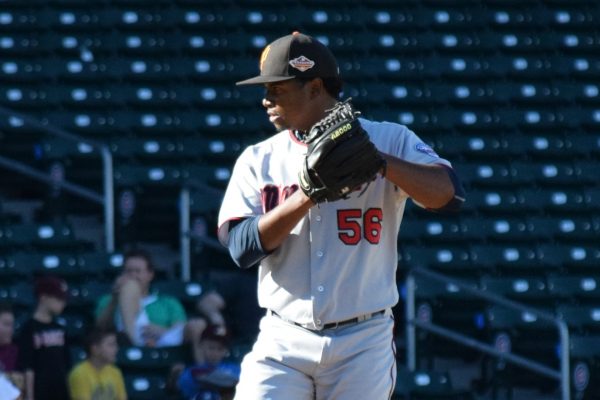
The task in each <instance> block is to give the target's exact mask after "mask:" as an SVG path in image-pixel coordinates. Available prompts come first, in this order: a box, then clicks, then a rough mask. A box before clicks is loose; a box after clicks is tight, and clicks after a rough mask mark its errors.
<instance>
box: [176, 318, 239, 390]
mask: <svg viewBox="0 0 600 400" xmlns="http://www.w3.org/2000/svg"><path fill="white" fill-rule="evenodd" d="M229 339H230V337H229V333H228V331H227V329H226V328H225V327H224V326H223V325H209V326H208V327H207V328H206V329H205V330H204V332H203V333H202V336H201V340H200V349H201V352H200V357H198V356H196V360H195V364H194V365H192V366H190V367H188V368H186V369H185V370H184V371H183V372H182V373H181V375H180V376H179V378H178V383H177V385H178V388H179V391H180V392H181V393H182V394H183V397H184V399H186V400H200V399H202V400H204V399H207V400H226V399H229V398H231V396H232V395H233V391H234V388H235V385H236V384H237V381H238V379H239V375H240V366H239V364H236V363H231V362H227V361H224V359H225V358H226V357H227V356H228V354H229Z"/></svg>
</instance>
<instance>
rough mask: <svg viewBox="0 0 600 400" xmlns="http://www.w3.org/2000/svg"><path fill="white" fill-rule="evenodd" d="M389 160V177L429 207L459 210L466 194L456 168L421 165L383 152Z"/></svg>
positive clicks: (425, 206) (416, 200)
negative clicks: (455, 170)
mask: <svg viewBox="0 0 600 400" xmlns="http://www.w3.org/2000/svg"><path fill="white" fill-rule="evenodd" d="M381 155H382V157H383V158H384V159H385V160H386V163H387V167H386V172H385V177H386V179H388V180H389V181H390V182H392V183H394V184H395V185H396V186H398V187H399V188H401V189H402V190H403V191H404V192H406V193H407V194H408V195H409V196H410V197H411V198H412V199H413V200H414V201H415V202H416V203H418V204H419V205H421V206H423V207H424V208H427V209H429V210H434V211H435V210H439V211H458V210H459V209H460V206H461V205H462V203H463V202H464V201H465V194H464V190H463V188H462V185H461V184H460V181H459V179H458V177H457V176H456V174H455V172H454V170H452V168H450V167H447V166H445V165H442V164H419V163H413V162H410V161H406V160H402V159H400V158H398V157H395V156H392V155H390V154H386V153H381Z"/></svg>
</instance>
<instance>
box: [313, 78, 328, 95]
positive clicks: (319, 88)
mask: <svg viewBox="0 0 600 400" xmlns="http://www.w3.org/2000/svg"><path fill="white" fill-rule="evenodd" d="M323 90H325V88H324V87H323V80H322V79H321V78H315V79H313V80H312V81H310V95H311V97H312V98H315V97H318V96H319V95H320V94H321V93H323Z"/></svg>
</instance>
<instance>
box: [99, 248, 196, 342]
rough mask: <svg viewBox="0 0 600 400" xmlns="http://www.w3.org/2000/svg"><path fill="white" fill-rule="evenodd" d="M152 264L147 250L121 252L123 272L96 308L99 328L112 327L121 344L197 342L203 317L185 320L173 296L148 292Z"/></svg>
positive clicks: (182, 309) (182, 308)
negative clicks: (119, 337) (122, 341)
mask: <svg viewBox="0 0 600 400" xmlns="http://www.w3.org/2000/svg"><path fill="white" fill-rule="evenodd" d="M153 279H154V266H153V264H152V259H151V257H150V255H149V254H148V253H146V252H145V251H143V250H133V251H130V252H129V253H127V254H126V255H125V260H124V265H123V274H121V275H120V276H119V277H118V278H117V279H116V281H115V283H114V285H113V290H112V293H110V294H106V295H104V296H102V297H101V298H100V300H99V302H98V305H97V308H96V322H97V325H98V326H99V327H100V328H103V329H107V328H116V330H117V331H118V332H119V333H120V336H121V338H124V343H125V344H127V345H135V346H150V347H155V346H156V347H160V346H178V345H181V344H183V343H184V342H185V343H191V344H192V345H193V347H194V348H197V347H198V345H199V343H198V342H199V339H197V338H199V337H200V333H201V332H202V331H203V330H204V328H205V327H206V322H205V321H204V320H203V319H200V318H197V319H192V320H189V321H188V320H187V316H186V312H185V309H184V307H183V305H182V304H181V303H180V302H179V300H177V299H176V298H174V297H171V296H166V295H161V294H156V293H151V291H150V284H151V282H152V280H153Z"/></svg>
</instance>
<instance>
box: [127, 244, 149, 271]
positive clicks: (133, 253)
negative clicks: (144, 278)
mask: <svg viewBox="0 0 600 400" xmlns="http://www.w3.org/2000/svg"><path fill="white" fill-rule="evenodd" d="M130 258H142V259H143V260H144V261H146V265H147V266H148V270H150V271H154V263H153V262H152V256H151V255H150V253H148V252H147V251H146V250H142V249H131V250H128V251H127V252H126V253H125V255H124V256H123V266H125V262H126V261H127V260H128V259H130Z"/></svg>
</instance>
